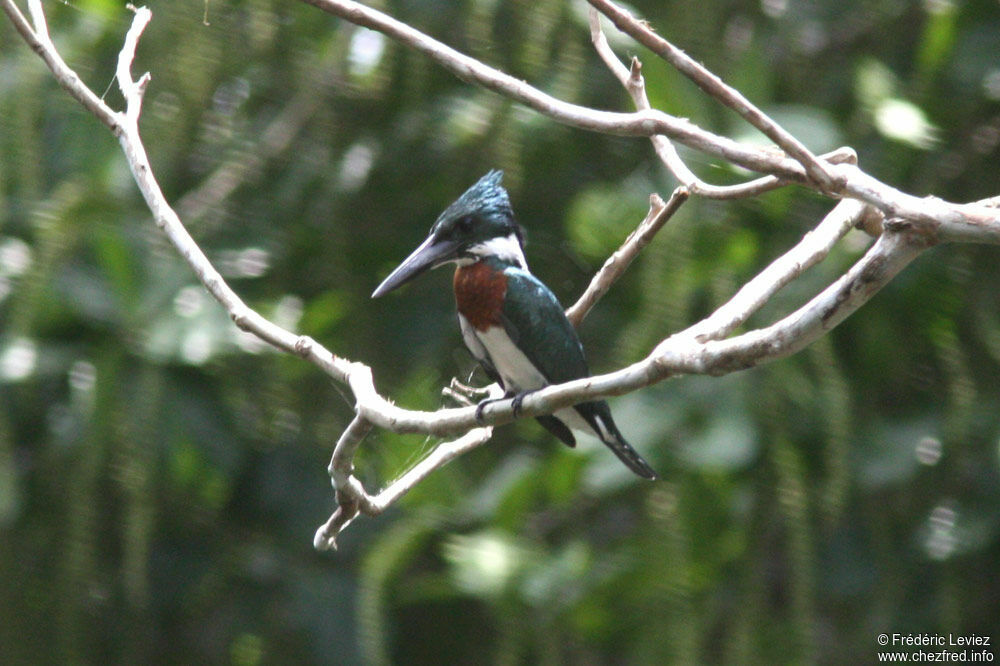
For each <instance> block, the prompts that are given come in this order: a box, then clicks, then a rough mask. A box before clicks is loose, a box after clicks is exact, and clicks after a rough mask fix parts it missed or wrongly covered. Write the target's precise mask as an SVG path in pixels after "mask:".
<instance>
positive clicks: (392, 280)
mask: <svg viewBox="0 0 1000 666" xmlns="http://www.w3.org/2000/svg"><path fill="white" fill-rule="evenodd" d="M456 250H458V244H457V243H455V242H453V241H448V240H440V239H437V238H435V237H434V236H428V238H427V240H425V241H424V242H423V243H421V244H420V247H418V248H417V249H416V250H414V251H413V252H412V253H411V254H410V256H408V257H407V258H406V259H404V260H403V263H401V264H400V265H399V266H397V267H396V270H394V271H393V272H391V273H389V277H387V278H386V279H385V280H383V281H382V284H380V285H379V286H378V287H377V288H376V289H375V291H373V292H372V298H378V297H379V296H383V295H385V294H388V293H389V292H390V291H392V290H393V289H395V288H396V287H399V286H401V285H404V284H406V283H407V282H409V281H410V280H412V279H413V278H415V277H417V276H418V275H421V274H422V273H425V272H427V271H429V270H430V269H432V268H437V267H438V266H440V265H441V264H444V263H447V262H449V261H451V260H452V259H454V258H455V253H456Z"/></svg>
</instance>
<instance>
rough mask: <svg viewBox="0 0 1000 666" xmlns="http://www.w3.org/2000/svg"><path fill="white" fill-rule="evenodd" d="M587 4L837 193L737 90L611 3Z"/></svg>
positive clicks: (817, 165) (803, 151) (810, 158)
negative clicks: (759, 132)
mask: <svg viewBox="0 0 1000 666" xmlns="http://www.w3.org/2000/svg"><path fill="white" fill-rule="evenodd" d="M587 2H589V3H590V4H591V5H592V6H593V7H596V8H597V9H598V10H600V11H601V13H603V14H604V15H605V16H607V17H608V18H609V19H611V21H612V22H614V24H615V25H616V26H618V29H619V30H621V31H622V32H625V33H627V34H628V35H630V36H631V37H632V38H633V39H635V40H636V41H638V42H639V43H640V44H642V45H643V46H645V47H646V48H648V49H650V50H651V51H652V52H653V53H655V54H656V55H658V56H660V57H661V58H663V59H664V60H666V61H667V62H669V63H670V64H671V65H673V66H674V68H675V69H677V71H679V72H681V73H682V74H684V75H685V76H687V77H688V78H689V79H691V80H692V81H694V83H695V85H697V86H698V87H699V88H701V89H702V90H704V91H705V92H706V93H708V94H709V95H711V96H712V97H714V98H715V99H717V100H719V101H720V102H722V103H723V104H725V105H726V106H728V107H729V108H731V109H733V110H734V111H736V113H738V114H740V116H741V117H742V118H743V119H744V120H746V121H747V122H748V123H750V124H751V125H753V126H754V127H756V128H757V129H759V130H760V131H761V132H763V133H764V135H765V136H767V137H768V138H769V139H771V140H772V141H774V143H776V144H777V145H778V147H779V148H781V149H782V150H784V151H785V153H787V154H788V155H790V156H792V157H794V158H795V159H796V160H797V161H798V162H799V163H800V164H801V165H802V166H803V167H804V168H805V170H806V173H808V174H809V179H810V180H811V181H812V182H814V183H816V184H817V185H818V186H819V189H820V190H822V191H824V192H837V191H840V187H841V185H842V183H839V182H836V180H835V176H834V174H832V173H831V172H829V171H828V170H827V168H826V166H825V165H824V164H823V163H822V162H821V161H820V160H819V159H818V158H817V157H816V156H815V155H813V154H812V152H810V151H809V149H808V148H806V147H805V146H804V145H803V144H802V142H800V141H799V140H798V139H796V138H795V137H794V136H792V135H791V134H789V133H788V131H786V130H785V128H783V127H781V125H779V124H778V123H776V122H775V121H774V120H772V119H771V117H770V116H768V115H767V114H766V113H764V112H763V111H761V110H760V109H758V108H757V107H756V106H754V104H753V103H752V102H751V101H750V100H748V99H747V98H746V97H744V96H743V95H742V94H741V93H740V92H739V91H738V90H735V89H734V88H731V87H729V86H728V85H726V84H725V83H724V82H723V81H722V79H720V78H719V77H718V76H716V75H715V74H713V73H712V72H710V71H708V70H707V69H705V68H704V67H702V66H701V65H700V64H699V63H697V62H696V61H695V60H694V59H692V58H691V57H690V56H688V55H687V54H686V53H684V52H683V51H681V50H680V49H679V48H677V47H676V46H674V45H673V44H671V43H670V42H668V41H667V40H665V39H663V38H662V37H660V36H659V35H657V34H656V33H655V32H653V31H652V30H650V29H649V28H648V27H647V26H646V24H645V23H643V22H641V21H638V20H636V19H635V17H633V16H632V15H631V14H630V13H628V12H627V11H626V10H624V9H622V8H621V7H619V6H618V5H616V4H614V3H613V2H611V1H610V0H587Z"/></svg>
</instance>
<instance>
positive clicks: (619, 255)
mask: <svg viewBox="0 0 1000 666" xmlns="http://www.w3.org/2000/svg"><path fill="white" fill-rule="evenodd" d="M688 196H689V194H688V191H687V190H686V189H685V188H683V187H679V188H677V189H676V190H674V191H673V193H671V195H670V200H669V201H667V202H666V203H664V202H663V199H661V198H660V197H659V196H658V195H656V194H654V195H652V196H651V197H650V198H649V199H650V201H649V212H648V213H647V214H646V218H645V219H644V220H643V221H642V222H640V223H639V226H638V227H636V229H635V231H633V232H632V233H631V234H629V236H628V238H626V239H625V242H624V243H623V244H622V246H621V247H620V248H618V249H617V250H616V251H615V252H614V254H612V255H611V256H610V257H608V259H607V261H605V262H604V265H603V266H601V270H599V271H597V273H596V274H595V275H594V277H593V279H592V280H591V281H590V285H589V286H588V287H587V289H586V291H584V292H583V295H582V296H580V298H579V300H577V302H576V303H574V304H573V305H572V306H570V307H569V308H568V309H567V310H566V318H567V319H569V321H570V323H571V324H573V326H575V327H578V326H579V325H580V322H581V321H583V318H584V317H586V316H587V313H588V312H590V310H591V308H593V307H594V305H595V304H596V303H597V301H598V300H600V299H601V297H602V296H604V294H606V293H608V289H610V288H611V285H613V284H614V283H615V282H616V281H617V280H618V278H619V277H621V275H622V273H624V272H625V269H626V268H628V265H629V264H631V263H632V260H633V259H635V257H636V256H637V255H638V254H639V252H640V251H641V250H642V248H644V247H646V246H647V245H648V244H649V242H650V241H651V240H653V236H655V235H656V232H658V231H659V230H660V228H661V227H663V225H664V224H666V222H667V220H669V219H670V218H671V217H673V215H674V213H676V212H677V210H678V209H679V208H680V207H681V205H682V204H683V203H684V202H685V201H687V199H688Z"/></svg>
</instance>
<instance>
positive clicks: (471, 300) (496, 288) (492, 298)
mask: <svg viewBox="0 0 1000 666" xmlns="http://www.w3.org/2000/svg"><path fill="white" fill-rule="evenodd" d="M506 294H507V277H506V276H505V275H504V274H503V271H498V270H496V269H495V268H493V267H491V266H489V265H488V264H487V263H486V262H485V261H477V262H476V263H474V264H470V265H468V266H459V267H458V268H457V269H456V270H455V305H456V306H457V307H458V311H459V312H460V313H461V315H462V316H463V317H465V319H466V321H468V322H469V323H470V324H471V325H472V326H473V327H474V328H475V329H477V330H479V331H485V330H486V329H488V328H489V327H491V326H500V325H501V320H500V315H501V313H502V312H503V299H504V296H505V295H506Z"/></svg>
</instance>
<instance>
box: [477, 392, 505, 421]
mask: <svg viewBox="0 0 1000 666" xmlns="http://www.w3.org/2000/svg"><path fill="white" fill-rule="evenodd" d="M506 399H507V396H504V397H502V398H486V399H485V400H480V401H479V404H478V405H476V422H477V423H482V422H483V410H484V409H486V405H489V404H492V403H494V402H500V401H501V400H506Z"/></svg>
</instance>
